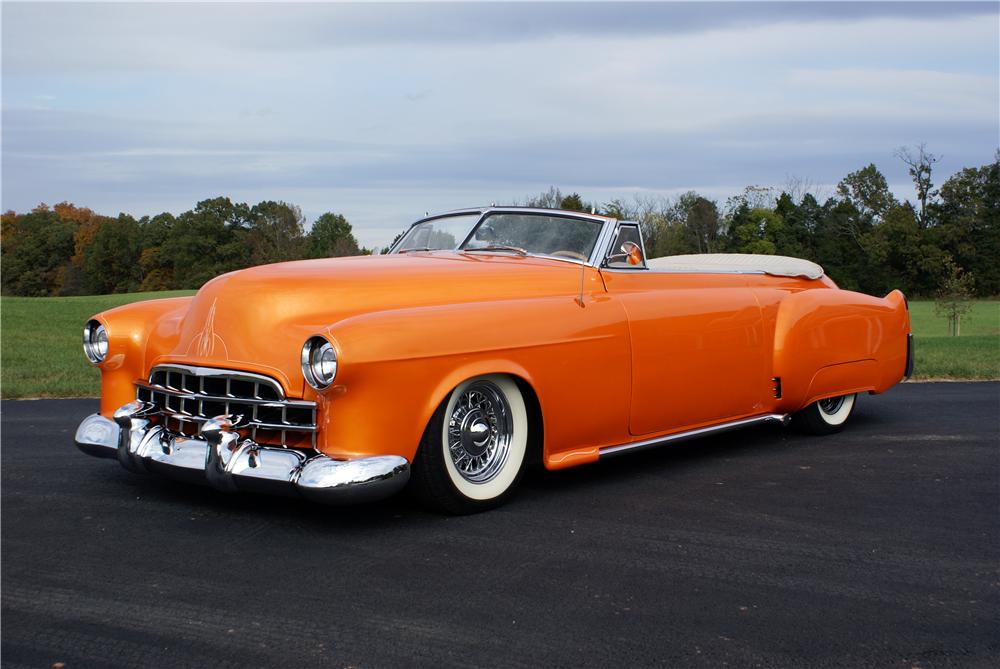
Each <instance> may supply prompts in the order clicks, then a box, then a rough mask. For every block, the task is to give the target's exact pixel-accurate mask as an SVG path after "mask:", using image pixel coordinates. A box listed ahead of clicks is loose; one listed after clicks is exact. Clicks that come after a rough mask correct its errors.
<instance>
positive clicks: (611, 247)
mask: <svg viewBox="0 0 1000 669" xmlns="http://www.w3.org/2000/svg"><path fill="white" fill-rule="evenodd" d="M625 227H629V228H635V231H636V233H638V237H639V248H640V249H641V250H642V265H636V266H634V267H611V266H610V265H608V260H609V259H610V258H611V255H612V253H611V252H612V251H614V244H615V240H616V239H618V233H619V232H621V229H622V228H625ZM646 258H647V256H646V240H645V239H644V238H643V236H642V226H641V225H639V222H638V221H617V222H616V223H615V225H614V233H613V234H612V235H611V237H610V239H609V240H608V248H607V250H606V251H605V252H604V258H603V259H602V260H601V269H602V270H610V271H622V272H643V271H645V272H648V271H650V270H649V265H647V264H646Z"/></svg>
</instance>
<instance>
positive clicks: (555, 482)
mask: <svg viewBox="0 0 1000 669" xmlns="http://www.w3.org/2000/svg"><path fill="white" fill-rule="evenodd" d="M799 440H801V441H802V442H803V445H806V444H809V443H811V442H812V441H813V438H810V437H807V436H802V435H799V434H798V433H796V432H795V431H793V430H790V429H784V428H781V427H778V426H757V427H751V428H746V429H743V430H739V431H734V432H729V433H726V434H720V435H716V436H711V437H704V438H700V439H692V440H690V441H684V442H677V443H674V444H669V445H664V446H660V447H657V448H652V449H650V450H647V451H639V452H636V453H629V454H624V455H621V456H619V457H615V458H611V459H607V460H602V461H600V462H597V463H593V464H589V465H583V466H580V467H573V468H570V469H565V470H558V471H549V470H546V469H544V468H543V467H542V466H541V465H536V466H534V467H530V468H529V469H528V470H527V471H526V472H525V474H524V477H523V478H522V482H521V486H520V488H519V489H518V490H517V492H516V493H515V494H514V495H513V497H512V498H511V499H510V500H509V501H508V503H507V505H506V506H505V507H501V508H500V509H499V510H498V511H494V512H493V513H497V512H503V510H504V509H505V508H510V509H511V510H513V511H516V512H517V513H524V512H526V511H527V512H530V511H531V509H532V508H534V507H541V506H544V505H546V504H549V503H551V502H552V498H553V497H555V496H558V495H560V494H561V493H562V494H569V493H575V492H577V491H579V490H591V489H592V490H593V491H594V492H600V491H601V490H602V489H603V488H605V487H615V488H620V486H621V483H622V481H623V480H630V479H633V480H636V481H638V480H642V478H643V477H648V476H649V475H650V474H651V473H652V474H655V476H656V477H657V479H658V485H659V484H661V483H662V481H663V479H664V477H667V478H668V479H669V478H670V477H671V476H674V475H677V476H680V475H682V474H684V473H685V471H686V470H687V469H689V468H692V467H703V466H711V463H712V462H713V461H716V460H718V459H720V458H729V457H732V456H735V455H737V454H744V453H747V452H751V451H752V452H758V453H762V452H770V451H777V450H781V449H786V448H788V447H789V445H790V444H791V443H792V442H793V441H799ZM108 476H112V477H114V481H115V483H116V485H125V486H127V487H129V488H130V492H132V493H134V494H135V495H137V496H139V495H141V496H143V497H144V498H145V499H146V501H147V502H156V503H158V504H164V505H167V506H179V507H184V508H191V507H194V508H195V509H198V508H200V509H202V510H204V511H210V512H211V513H212V514H213V515H221V516H224V517H232V518H233V519H234V520H240V521H242V520H245V519H246V518H247V517H252V519H253V520H255V521H266V522H269V523H276V524H281V523H283V522H289V521H294V522H295V523H296V524H299V525H302V524H306V525H309V526H313V527H315V528H316V529H319V528H323V529H325V530H327V531H334V530H340V531H344V532H348V533H349V532H351V531H352V530H360V529H364V530H365V531H370V530H371V529H373V528H380V527H389V526H394V527H399V525H400V522H401V521H403V523H404V524H406V525H408V526H413V525H427V524H429V525H436V524H438V523H441V522H447V521H448V520H449V519H452V518H454V517H452V516H448V515H444V514H440V513H437V512H434V511H429V510H426V509H424V508H422V507H421V506H420V504H419V502H418V501H417V500H415V499H414V498H413V497H412V496H411V495H409V494H408V493H407V492H405V491H404V492H403V493H401V494H399V495H396V496H395V497H391V498H389V499H386V500H382V501H378V502H370V503H365V504H357V505H350V506H326V505H319V504H315V503H312V502H309V501H307V500H303V499H299V498H295V497H287V498H286V497H277V496H267V495H258V494H249V493H237V494H231V493H224V492H221V491H217V490H214V489H212V488H209V487H206V486H200V485H195V484H190V483H181V482H177V481H172V480H168V479H164V478H160V477H156V476H144V475H136V474H131V473H129V472H125V471H123V470H118V471H116V472H115V473H114V474H111V473H110V472H109V473H108ZM106 483H108V484H110V483H111V481H106ZM477 517H483V516H466V517H464V518H466V519H469V518H477ZM472 522H476V521H472Z"/></svg>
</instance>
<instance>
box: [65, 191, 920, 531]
mask: <svg viewBox="0 0 1000 669" xmlns="http://www.w3.org/2000/svg"><path fill="white" fill-rule="evenodd" d="M910 342H911V337H910V323H909V316H908V312H907V305H906V301H905V299H904V297H903V295H902V293H900V292H899V291H892V292H891V293H889V294H888V295H886V296H885V297H884V298H879V297H872V296H869V295H863V294H859V293H854V292H850V291H846V290H840V289H838V287H837V285H836V284H835V283H834V282H833V281H832V280H831V279H830V278H829V277H827V276H826V275H825V274H824V273H823V271H822V269H821V268H820V267H819V266H817V265H815V264H813V263H810V262H808V261H804V260H798V259H793V258H780V257H778V258H776V257H771V256H745V255H721V256H718V255H713V256H675V257H669V258H657V259H647V258H646V256H645V251H644V248H643V242H642V237H641V232H640V228H639V226H638V224H636V223H633V222H629V221H619V220H615V219H612V218H606V217H602V216H595V215H587V214H580V213H576V212H563V211H553V210H541V209H526V208H496V207H488V208H482V209H470V210H461V211H457V212H452V213H450V214H446V215H442V216H437V217H430V218H427V219H423V220H421V221H418V222H416V223H415V224H413V226H411V228H410V229H409V230H408V232H407V233H406V234H405V235H404V236H403V237H402V238H401V239H400V240H399V241H398V242H397V243H396V245H395V246H394V247H393V248H392V249H391V250H390V252H389V253H388V254H386V255H381V256H369V257H352V258H337V259H325V260H309V261H298V262H288V263H281V264H276V265H266V266H261V267H254V268H250V269H245V270H241V271H237V272H233V273H230V274H225V275H223V276H219V277H217V278H215V279H213V280H211V281H209V282H208V283H206V284H205V285H204V286H203V287H202V288H201V290H199V291H198V293H197V294H196V295H195V296H193V297H184V298H173V299H163V300H152V301H147V302H139V303H135V304H131V305H127V306H124V307H119V308H116V309H111V310H109V311H105V312H103V313H100V314H97V315H96V316H94V317H93V319H91V320H90V321H89V322H88V323H87V325H86V328H85V331H84V348H85V352H86V353H87V355H88V357H89V358H90V360H91V362H92V363H93V364H95V365H96V366H98V367H99V368H100V371H101V378H102V394H101V405H100V412H99V413H98V414H95V415H93V416H90V417H88V418H86V419H85V420H84V421H83V423H82V424H81V425H80V428H79V430H78V431H77V434H76V444H77V445H78V446H79V447H80V448H81V449H82V450H83V451H85V452H87V453H89V454H92V455H98V456H103V457H112V458H117V459H118V460H119V461H120V462H121V464H123V465H124V466H125V467H127V468H129V469H131V470H134V471H138V472H158V473H161V474H165V475H167V476H171V477H175V478H179V479H183V480H189V481H198V482H207V483H210V484H211V485H214V486H216V487H218V488H222V489H226V490H250V491H265V492H277V493H286V494H301V495H304V496H306V497H307V498H310V499H314V500H317V501H323V502H344V501H357V500H366V499H374V498H378V497H382V496H385V495H389V494H392V493H395V492H396V491H398V490H399V489H400V488H402V487H403V486H404V485H405V484H407V482H409V484H410V486H411V487H413V488H414V489H415V491H416V492H417V493H418V495H419V496H420V497H421V498H423V499H424V500H426V501H428V502H430V503H431V504H432V505H434V506H437V507H439V508H442V509H445V510H448V511H454V512H466V511H475V510H479V509H483V508H488V507H490V506H492V505H495V504H496V503H498V502H500V501H502V500H503V499H505V498H506V497H507V495H509V494H510V492H511V490H512V489H513V488H514V485H515V484H516V482H517V479H518V477H519V475H520V472H521V471H522V469H523V467H524V465H525V463H526V462H528V461H531V460H535V461H540V462H541V463H542V464H544V466H545V467H546V468H548V469H560V468H564V467H571V466H575V465H581V464H585V463H591V462H595V461H597V460H599V459H601V458H603V457H607V456H611V455H616V454H620V453H625V452H628V451H633V450H636V449H642V448H649V447H653V446H657V445H661V444H665V443H669V442H671V441H675V440H678V439H686V438H689V437H693V436H698V435H701V434H706V433H710V432H716V431H721V430H728V429H731V428H735V427H741V426H745V425H750V424H755V423H762V422H776V423H785V422H787V421H788V420H789V418H790V417H795V418H796V420H797V421H798V422H799V423H801V424H802V425H803V427H805V428H806V429H809V430H811V431H813V432H819V433H824V432H832V431H836V430H838V429H840V427H841V426H842V425H843V423H844V421H846V420H847V418H848V416H849V415H850V412H851V410H852V408H853V405H854V401H855V396H856V395H857V394H858V393H881V392H884V391H885V390H887V389H889V388H890V387H892V386H893V385H894V384H896V383H898V382H899V381H900V380H902V379H903V378H904V377H906V376H908V375H909V373H910V371H911V366H912V350H911V343H910Z"/></svg>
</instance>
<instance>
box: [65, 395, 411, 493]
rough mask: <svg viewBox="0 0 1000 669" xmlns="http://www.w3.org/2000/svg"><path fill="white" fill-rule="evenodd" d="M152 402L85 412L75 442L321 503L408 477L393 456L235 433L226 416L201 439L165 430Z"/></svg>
mask: <svg viewBox="0 0 1000 669" xmlns="http://www.w3.org/2000/svg"><path fill="white" fill-rule="evenodd" d="M157 411H158V410H157V408H156V407H155V406H154V405H152V404H149V403H147V402H139V401H136V402H129V403H128V404H126V405H124V406H122V407H121V408H120V409H118V410H117V411H116V412H115V416H114V420H113V421H111V420H108V419H107V418H105V417H104V416H101V415H100V414H94V415H92V416H88V417H87V418H85V419H84V420H83V422H82V423H80V427H78V428H77V430H76V437H75V439H74V441H75V442H76V445H77V447H78V448H79V449H80V450H81V451H83V452H84V453H87V454H88V455H93V456H96V457H99V458H115V459H117V460H118V462H119V463H121V465H122V466H123V467H125V469H128V470H129V471H132V472H137V473H151V474H161V475H163V476H166V477H168V478H172V479H176V480H180V481H187V482H191V483H203V484H208V485H211V486H212V487H214V488H217V489H219V490H225V491H229V492H235V491H246V492H264V493H271V494H278V495H291V496H295V495H301V496H303V497H305V498H306V499H309V500H312V501H314V502H322V503H324V504H353V503H356V502H367V501H372V500H376V499H381V498H383V497H388V496H389V495H392V494H394V493H396V492H398V491H399V490H400V489H401V488H402V487H403V486H404V485H405V484H406V481H407V480H408V479H409V477H410V463H409V462H408V461H407V460H406V458H403V457H400V456H398V455H379V456H373V457H368V458H360V459H358V460H334V459H333V458H330V457H328V456H326V455H323V454H319V453H316V454H309V453H308V452H304V451H298V450H293V449H288V448H279V447H275V446H264V445H260V444H257V443H256V442H254V441H251V440H250V439H242V440H241V439H240V435H239V433H238V432H237V431H236V428H237V425H235V424H234V423H233V422H232V420H231V419H230V418H229V417H227V416H219V417H217V418H213V419H211V420H209V421H206V422H205V423H204V424H203V425H202V426H201V434H200V438H197V439H193V438H188V437H183V436H179V435H175V434H171V433H169V432H167V431H166V430H164V429H163V427H162V426H160V425H157V424H154V422H153V418H154V417H155V416H156V415H157Z"/></svg>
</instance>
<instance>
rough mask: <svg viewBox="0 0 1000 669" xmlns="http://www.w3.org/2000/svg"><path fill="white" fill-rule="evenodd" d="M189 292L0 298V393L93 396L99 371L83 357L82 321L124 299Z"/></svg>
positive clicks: (178, 294)
mask: <svg viewBox="0 0 1000 669" xmlns="http://www.w3.org/2000/svg"><path fill="white" fill-rule="evenodd" d="M192 294H194V291H192V290H185V291H171V292H163V293H130V294H127V295H96V296H93V297H4V298H0V328H2V329H0V356H2V357H0V394H2V395H3V397H4V398H5V399H8V398H12V397H79V396H84V397H85V396H97V395H98V394H99V393H100V387H99V386H100V373H99V372H98V371H97V369H96V368H95V367H92V366H91V365H90V363H88V362H87V359H86V358H85V357H84V356H83V346H82V342H83V324H84V323H85V322H86V321H87V319H88V318H89V317H90V316H92V315H94V314H95V313H97V312H99V311H104V310H105V309H110V308H111V307H117V306H119V305H122V304H128V303H129V302H136V301H138V300H150V299H155V298H161V297H178V296H181V295H192Z"/></svg>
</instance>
